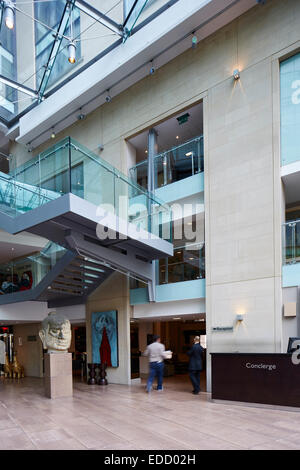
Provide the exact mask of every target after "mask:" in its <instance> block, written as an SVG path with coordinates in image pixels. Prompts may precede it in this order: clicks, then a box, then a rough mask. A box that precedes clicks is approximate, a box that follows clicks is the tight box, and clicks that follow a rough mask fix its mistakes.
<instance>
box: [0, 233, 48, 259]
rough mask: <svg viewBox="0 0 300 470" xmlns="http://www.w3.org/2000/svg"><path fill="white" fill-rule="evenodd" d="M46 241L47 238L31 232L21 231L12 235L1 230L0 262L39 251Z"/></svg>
mask: <svg viewBox="0 0 300 470" xmlns="http://www.w3.org/2000/svg"><path fill="white" fill-rule="evenodd" d="M46 243H47V240H46V239H44V238H42V237H38V236H36V235H32V234H31V233H27V232H21V233H19V234H17V235H11V234H9V233H6V232H4V231H3V230H0V263H7V262H8V261H10V260H12V259H16V258H21V257H25V256H28V255H30V254H32V253H35V252H38V251H40V250H41V249H42V248H43V247H44V246H45V245H46Z"/></svg>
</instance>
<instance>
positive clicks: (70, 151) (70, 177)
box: [68, 137, 72, 193]
mask: <svg viewBox="0 0 300 470" xmlns="http://www.w3.org/2000/svg"><path fill="white" fill-rule="evenodd" d="M68 146H69V193H71V192H72V172H71V170H72V149H71V138H70V137H69V138H68Z"/></svg>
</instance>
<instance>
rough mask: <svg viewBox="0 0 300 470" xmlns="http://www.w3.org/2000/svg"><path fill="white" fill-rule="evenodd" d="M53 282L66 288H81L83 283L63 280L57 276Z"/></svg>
mask: <svg viewBox="0 0 300 470" xmlns="http://www.w3.org/2000/svg"><path fill="white" fill-rule="evenodd" d="M55 282H56V283H59V284H62V285H66V286H75V287H76V286H80V287H81V286H82V284H83V282H82V281H77V280H75V279H70V278H68V279H67V278H64V277H63V276H61V275H60V276H58V277H57V278H56V279H55Z"/></svg>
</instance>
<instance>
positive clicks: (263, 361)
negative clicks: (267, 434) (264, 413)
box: [211, 353, 300, 407]
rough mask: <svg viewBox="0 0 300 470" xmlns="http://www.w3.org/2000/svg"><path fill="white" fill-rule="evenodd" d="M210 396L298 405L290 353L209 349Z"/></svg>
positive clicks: (297, 375)
mask: <svg viewBox="0 0 300 470" xmlns="http://www.w3.org/2000/svg"><path fill="white" fill-rule="evenodd" d="M211 356H212V399H213V400H230V401H238V402H248V403H261V404H268V405H280V406H295V407H300V364H299V365H294V364H293V363H292V355H291V354H251V353H249V354H238V353H212V354H211Z"/></svg>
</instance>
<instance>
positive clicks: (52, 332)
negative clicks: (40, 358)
mask: <svg viewBox="0 0 300 470" xmlns="http://www.w3.org/2000/svg"><path fill="white" fill-rule="evenodd" d="M39 335H40V338H41V341H42V343H43V348H44V349H48V353H62V352H67V351H68V349H69V347H70V344H71V324H70V322H69V320H68V319H67V318H66V317H64V316H63V315H60V314H58V313H56V312H50V313H49V314H48V316H47V317H46V318H45V319H44V320H43V322H42V329H41V330H40V331H39Z"/></svg>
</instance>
